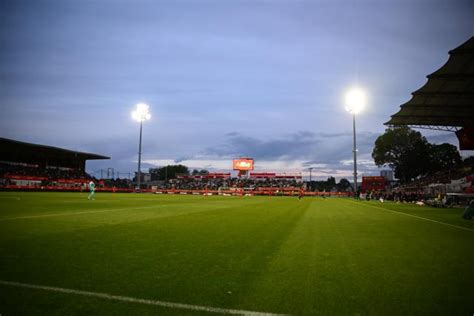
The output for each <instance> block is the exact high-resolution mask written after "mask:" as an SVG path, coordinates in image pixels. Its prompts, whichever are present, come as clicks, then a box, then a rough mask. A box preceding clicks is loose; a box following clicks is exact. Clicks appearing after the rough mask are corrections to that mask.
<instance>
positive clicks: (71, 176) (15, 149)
mask: <svg viewBox="0 0 474 316" xmlns="http://www.w3.org/2000/svg"><path fill="white" fill-rule="evenodd" d="M91 159H109V157H106V156H101V155H96V154H91V153H84V152H78V151H72V150H68V149H63V148H58V147H52V146H45V145H38V144H31V143H25V142H20V141H16V140H11V139H6V138H0V186H1V187H2V188H4V189H58V190H65V189H66V190H67V189H71V190H79V189H82V188H83V187H84V186H85V185H86V184H87V183H88V182H89V181H90V180H91V179H93V178H92V177H91V176H89V175H88V174H87V173H86V172H85V166H86V161H87V160H91Z"/></svg>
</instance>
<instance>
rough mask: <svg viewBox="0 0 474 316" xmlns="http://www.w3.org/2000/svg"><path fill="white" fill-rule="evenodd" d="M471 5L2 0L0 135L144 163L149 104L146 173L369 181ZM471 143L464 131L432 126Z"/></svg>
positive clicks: (123, 165) (465, 28)
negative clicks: (143, 117) (247, 168)
mask: <svg viewBox="0 0 474 316" xmlns="http://www.w3.org/2000/svg"><path fill="white" fill-rule="evenodd" d="M473 13H474V1H471V0H442V1H439V0H399V1H398V0H370V1H369V0H350V1H349V0H348V1H346V0H324V1H319V0H314V1H297V0H294V1H290V0H274V1H270V0H267V1H256V0H252V1H250V0H247V1H234V0H219V1H218V0H213V1H200V0H195V1H187V0H176V1H171V0H166V1H159V0H157V1H142V0H134V1H132V0H129V1H124V0H114V1H112V0H102V1H88V0H84V1H75V0H74V1H73V0H55V1H49V0H48V1H43V0H31V1H22V0H20V1H18V0H12V1H10V0H0V47H1V48H0V111H1V116H0V137H5V138H11V139H15V140H20V141H26V142H33V143H38V144H45V145H51V146H58V147H63V148H67V149H71V150H78V151H85V152H92V153H97V154H102V155H106V156H110V157H111V159H110V160H104V161H89V162H88V163H87V170H88V171H89V173H91V174H93V175H97V173H98V172H99V170H100V169H106V168H114V170H115V172H121V173H129V172H133V171H134V170H136V168H137V157H138V154H137V153H138V138H139V124H138V123H137V122H135V121H133V120H132V118H131V112H132V111H133V108H134V106H135V104H137V103H139V102H145V103H147V104H149V106H150V111H151V115H152V116H151V120H150V121H147V122H145V123H144V124H143V144H142V152H143V153H142V166H143V170H146V169H147V168H149V167H156V166H163V165H167V164H175V163H181V164H184V165H186V166H188V167H189V168H191V169H194V168H197V169H208V170H211V171H230V169H231V168H232V159H233V158H238V157H243V156H245V157H252V158H254V159H255V168H256V171H275V172H302V173H303V175H304V176H307V175H308V174H309V172H308V168H309V167H314V169H313V171H312V176H313V179H318V178H319V179H325V178H327V177H328V176H335V177H336V178H342V177H346V178H349V179H351V177H352V168H353V166H352V117H351V114H350V113H348V112H346V111H345V109H344V94H345V93H346V91H347V90H348V89H349V88H351V87H353V86H358V87H360V88H362V89H364V90H365V92H366V94H367V97H368V102H367V105H366V108H365V109H364V111H363V112H362V113H360V114H359V115H357V117H356V124H357V141H358V146H357V147H358V169H359V175H362V176H363V175H378V174H379V170H380V169H379V168H377V167H376V166H375V165H374V162H373V159H372V158H371V153H372V149H373V146H374V142H375V139H376V138H377V137H378V136H380V135H381V134H383V132H384V130H385V128H386V126H384V125H383V123H384V122H386V121H388V120H389V118H390V115H392V114H394V113H396V112H397V111H398V110H399V106H400V105H401V104H403V103H405V102H407V101H408V100H409V99H410V96H411V92H413V91H415V90H417V89H418V88H420V87H421V86H422V85H423V84H424V83H425V82H426V80H427V79H426V75H428V74H430V73H432V72H434V71H435V70H437V69H438V68H439V67H441V66H442V65H443V64H444V63H445V62H446V61H447V59H448V56H449V55H448V51H449V50H451V49H453V48H455V47H457V46H459V45H461V44H462V43H463V42H465V41H467V40H468V39H469V38H470V37H471V36H473V35H474V19H472V16H473ZM421 132H422V133H423V135H425V136H427V138H428V140H429V141H430V142H433V143H442V142H450V143H453V144H456V145H457V140H456V138H455V135H454V134H453V133H450V132H430V131H426V130H422V131H421Z"/></svg>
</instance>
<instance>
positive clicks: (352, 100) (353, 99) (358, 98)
mask: <svg viewBox="0 0 474 316" xmlns="http://www.w3.org/2000/svg"><path fill="white" fill-rule="evenodd" d="M345 103H346V111H348V112H350V113H352V133H353V137H354V143H353V147H352V152H353V154H354V198H357V144H356V121H355V117H356V114H359V113H360V112H361V111H362V110H363V109H364V106H365V103H366V96H365V93H364V91H362V90H361V89H359V88H353V89H351V90H349V91H348V92H347V93H346V97H345Z"/></svg>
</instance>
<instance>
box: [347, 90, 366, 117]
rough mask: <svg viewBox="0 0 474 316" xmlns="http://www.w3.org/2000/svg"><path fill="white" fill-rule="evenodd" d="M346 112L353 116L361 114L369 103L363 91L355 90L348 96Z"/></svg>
mask: <svg viewBox="0 0 474 316" xmlns="http://www.w3.org/2000/svg"><path fill="white" fill-rule="evenodd" d="M345 101H346V111H348V112H351V113H353V114H358V113H360V112H361V111H362V110H363V109H364V106H365V103H366V102H367V97H366V95H365V93H364V91H362V90H361V89H358V88H354V89H352V90H350V91H349V92H347V94H346V99H345Z"/></svg>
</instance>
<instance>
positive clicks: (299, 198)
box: [298, 188, 304, 200]
mask: <svg viewBox="0 0 474 316" xmlns="http://www.w3.org/2000/svg"><path fill="white" fill-rule="evenodd" d="M303 196H304V189H303V188H301V189H300V193H299V194H298V200H301V199H302V198H303Z"/></svg>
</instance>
